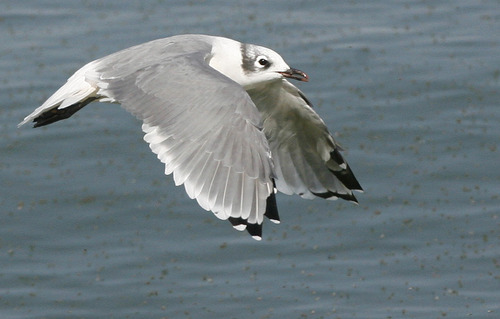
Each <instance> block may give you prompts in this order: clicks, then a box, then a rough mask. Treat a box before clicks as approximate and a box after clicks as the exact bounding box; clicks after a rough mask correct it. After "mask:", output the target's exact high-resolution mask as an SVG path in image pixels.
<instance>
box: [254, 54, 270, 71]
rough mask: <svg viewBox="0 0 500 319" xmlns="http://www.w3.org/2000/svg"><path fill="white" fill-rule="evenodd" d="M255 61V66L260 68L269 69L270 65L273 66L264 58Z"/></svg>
mask: <svg viewBox="0 0 500 319" xmlns="http://www.w3.org/2000/svg"><path fill="white" fill-rule="evenodd" d="M255 61H256V63H255V65H256V66H257V67H259V68H267V67H269V65H271V63H270V62H269V60H268V59H267V58H266V57H264V56H259V57H257V59H256V60H255Z"/></svg>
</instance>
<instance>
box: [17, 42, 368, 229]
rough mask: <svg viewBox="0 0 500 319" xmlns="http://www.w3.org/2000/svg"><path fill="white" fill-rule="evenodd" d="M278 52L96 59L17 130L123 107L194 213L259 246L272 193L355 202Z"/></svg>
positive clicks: (174, 47)
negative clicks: (93, 106)
mask: <svg viewBox="0 0 500 319" xmlns="http://www.w3.org/2000/svg"><path fill="white" fill-rule="evenodd" d="M286 78H292V79H297V80H302V81H307V75H305V73H303V72H301V71H298V70H296V69H292V68H290V67H289V66H288V65H287V64H286V63H285V61H284V60H283V59H282V58H281V56H279V55H278V54H277V53H276V52H274V51H272V50H270V49H267V48H264V47H260V46H256V45H251V44H243V43H240V42H237V41H234V40H230V39H227V38H222V37H213V36H206V35H180V36H174V37H170V38H164V39H159V40H155V41H151V42H147V43H144V44H141V45H138V46H134V47H131V48H128V49H125V50H122V51H119V52H116V53H114V54H111V55H108V56H106V57H103V58H101V59H98V60H95V61H92V62H90V63H88V64H86V65H85V66H83V67H82V68H81V69H80V70H78V71H77V72H75V74H74V75H73V76H71V77H70V78H69V79H68V81H67V83H66V84H65V85H63V86H62V87H61V88H60V89H59V90H58V91H56V92H55V93H54V94H53V95H52V96H51V97H50V98H49V99H48V100H47V101H46V102H45V103H44V104H43V105H42V106H40V107H39V108H37V109H36V110H35V111H34V112H33V113H31V114H30V115H28V116H27V117H26V118H25V119H24V120H23V121H22V122H21V123H20V124H19V125H22V124H25V123H27V122H30V121H34V122H35V127H37V126H43V125H47V124H50V123H53V122H55V121H58V120H61V119H65V118H67V117H69V116H71V115H72V114H74V113H75V112H76V111H78V110H80V109H81V108H82V107H84V106H85V105H87V104H88V103H90V102H93V101H100V102H116V103H120V104H121V105H122V106H123V107H124V108H125V109H126V110H127V111H129V112H131V113H132V114H134V115H135V116H136V117H137V118H138V119H139V120H141V121H142V122H143V125H142V129H143V131H144V132H145V134H146V135H145V137H144V140H145V141H146V142H148V143H149V145H150V147H151V150H152V151H153V152H154V153H156V154H157V156H158V158H159V159H160V160H161V161H162V162H163V163H164V164H165V173H166V174H171V173H173V175H174V181H175V183H176V185H181V184H184V186H185V189H186V192H187V194H188V195H189V197H191V198H195V199H196V200H197V201H198V203H199V204H200V206H201V207H202V208H204V209H206V210H210V211H212V212H214V214H215V215H216V216H217V217H219V218H220V219H228V220H229V221H230V222H231V223H232V224H233V226H234V227H235V228H236V229H238V230H243V229H247V230H248V231H249V233H250V234H251V235H252V236H253V237H254V238H256V239H260V237H261V233H262V226H261V225H262V222H263V218H264V216H267V217H269V218H270V219H271V220H272V221H274V222H279V216H278V211H277V208H276V202H275V197H274V193H275V189H277V190H279V191H281V192H283V193H286V194H299V195H301V196H302V197H304V198H314V197H322V198H328V199H336V198H338V197H340V198H343V199H347V200H350V201H353V202H356V198H355V197H354V195H353V193H352V190H359V191H361V186H360V185H359V183H358V182H357V180H356V178H355V177H354V175H353V174H352V172H351V170H350V168H349V166H348V165H347V163H346V162H345V161H344V160H343V158H342V156H341V154H340V153H339V150H340V147H339V146H338V144H337V143H336V142H335V140H334V139H333V137H332V136H331V134H330V133H329V132H328V129H327V127H326V125H325V123H324V122H323V121H322V120H321V118H320V117H319V116H318V115H317V114H316V112H315V111H314V110H313V109H312V107H311V104H310V102H309V101H308V100H307V99H306V98H305V96H304V95H303V94H302V92H301V91H300V90H298V89H297V88H296V87H295V86H294V85H292V84H291V83H290V82H288V81H287V80H286Z"/></svg>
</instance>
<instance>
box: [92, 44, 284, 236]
mask: <svg viewBox="0 0 500 319" xmlns="http://www.w3.org/2000/svg"><path fill="white" fill-rule="evenodd" d="M148 45H150V46H151V47H150V48H149V49H148V48H144V47H142V48H132V49H129V50H126V51H122V52H118V53H116V54H114V55H111V56H108V57H105V58H103V59H101V60H98V61H97V64H96V67H95V68H96V71H97V74H99V79H98V80H97V81H98V86H99V87H100V91H99V94H100V95H101V96H106V97H107V98H108V99H109V100H110V101H116V102H119V103H121V104H122V106H123V107H124V108H125V109H127V110H128V111H130V112H131V113H133V114H134V115H135V116H136V117H137V118H139V119H140V120H142V121H143V125H142V129H143V131H144V132H145V133H146V135H145V137H144V139H145V140H146V142H148V143H149V145H150V147H151V150H152V151H153V152H154V153H156V154H157V155H158V158H159V159H160V160H161V161H162V162H163V163H165V173H166V174H171V173H173V175H174V180H175V183H176V185H180V184H184V186H185V189H186V191H187V193H188V195H189V197H191V198H195V199H196V200H197V201H198V203H199V204H200V206H201V207H203V208H204V209H206V210H211V211H213V212H214V213H215V215H216V216H217V217H219V218H220V219H228V218H229V219H231V218H232V219H236V220H242V219H243V220H246V221H247V222H248V223H250V224H260V223H262V220H263V215H264V213H265V210H266V199H267V198H268V197H269V196H270V194H273V189H274V186H273V181H272V176H273V168H272V162H271V159H270V152H269V146H268V143H267V140H266V138H265V135H264V133H263V132H262V128H261V117H260V115H259V113H258V111H257V109H256V107H255V105H254V103H253V102H252V100H251V99H250V97H249V96H248V94H247V93H246V92H245V91H244V90H243V88H242V87H241V86H240V85H238V84H237V83H235V82H233V81H232V80H230V79H229V78H227V77H225V76H224V75H222V74H221V73H219V72H217V71H216V70H214V69H213V68H211V67H210V66H209V65H208V64H207V61H208V60H209V58H210V50H211V45H210V44H208V43H205V42H203V41H199V42H198V41H189V42H188V43H185V44H183V43H176V42H169V43H163V44H162V45H161V46H159V45H158V44H156V45H154V43H153V45H151V44H148ZM166 46H168V48H166ZM143 55H147V56H148V59H141V57H143ZM137 56H138V58H136V57H137ZM136 60H137V61H136ZM145 60H147V61H148V62H147V63H145V62H144V61H145ZM240 230H241V229H240Z"/></svg>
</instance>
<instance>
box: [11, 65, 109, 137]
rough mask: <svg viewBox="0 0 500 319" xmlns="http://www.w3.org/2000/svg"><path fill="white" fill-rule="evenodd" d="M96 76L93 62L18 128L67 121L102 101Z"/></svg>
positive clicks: (78, 72) (70, 79)
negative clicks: (94, 102)
mask: <svg viewBox="0 0 500 319" xmlns="http://www.w3.org/2000/svg"><path fill="white" fill-rule="evenodd" d="M96 75H97V73H96V71H95V65H94V63H93V62H91V63H88V64H87V65H85V66H83V67H82V68H81V69H80V70H78V71H76V72H75V74H73V75H72V76H71V77H70V78H69V79H68V81H67V82H66V83H65V84H64V85H63V86H62V87H61V88H59V90H57V91H56V92H55V93H54V94H52V96H51V97H50V98H48V99H47V101H45V102H44V103H43V104H42V105H41V106H40V107H38V108H37V109H36V110H34V111H33V113H31V114H30V115H28V116H26V117H25V118H24V120H23V121H22V122H21V123H19V124H18V127H19V126H21V125H23V124H26V123H28V122H31V121H33V122H35V125H34V127H39V126H43V125H47V124H50V123H54V122H56V121H59V120H63V119H66V118H68V117H70V116H71V115H73V114H75V113H76V112H77V111H78V110H80V109H81V108H82V107H84V106H85V105H87V104H89V103H90V102H92V101H94V100H97V99H100V98H101V97H100V96H99V95H98V91H99V87H98V86H97V83H96V81H95V79H97V78H98V77H97V76H96Z"/></svg>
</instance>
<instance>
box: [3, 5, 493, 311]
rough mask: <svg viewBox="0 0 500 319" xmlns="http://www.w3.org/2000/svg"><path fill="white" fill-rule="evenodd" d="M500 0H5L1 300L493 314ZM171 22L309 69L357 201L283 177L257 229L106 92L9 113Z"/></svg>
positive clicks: (69, 307)
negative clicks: (184, 173)
mask: <svg viewBox="0 0 500 319" xmlns="http://www.w3.org/2000/svg"><path fill="white" fill-rule="evenodd" d="M498 5H499V3H498V1H474V2H472V1H456V0H455V1H439V2H437V1H376V2H375V1H366V0H365V1H349V2H345V1H338V2H337V1H333V2H332V1H316V2H306V1H286V2H284V1H273V2H241V3H237V4H233V5H231V6H228V5H227V4H226V3H224V2H220V1H209V2H204V1H191V2H185V1H150V2H147V1H106V2H100V1H72V2H69V1H43V2H42V1H3V2H1V3H0V40H1V43H2V46H1V48H0V83H1V86H0V100H1V101H2V102H1V109H0V136H1V140H0V141H1V142H0V152H1V154H2V155H1V157H0V158H1V160H0V174H1V181H2V182H1V183H2V184H1V193H0V205H1V206H0V207H2V210H1V212H0V220H1V225H2V226H1V228H0V314H1V317H2V318H443V317H447V318H465V317H472V318H496V317H498V312H499V311H500V307H499V303H498V300H500V292H499V291H500V289H499V288H500V246H499V243H500V232H499V215H500V210H499V204H500V203H499V191H500V187H499V181H500V173H499V171H498V160H499V153H498V152H499V151H498V142H499V140H498V136H500V125H498V123H499V121H500V111H499V110H498V101H499V99H500V94H499V77H500V67H499V65H500V63H499V62H500V59H499V56H500V48H499V40H500V35H499V33H498V32H497V30H499V24H500V21H499V19H500V11H499V6H498ZM180 33H209V34H216V35H223V36H228V37H231V38H235V39H239V40H242V41H246V42H251V43H257V44H261V45H266V46H269V47H272V48H274V49H276V50H277V51H278V52H280V53H282V55H283V56H284V57H285V59H286V60H287V62H288V63H289V64H290V65H292V66H294V67H296V68H299V69H302V70H304V71H306V72H307V73H308V74H309V76H310V77H311V81H310V82H309V83H305V84H302V83H301V84H297V85H300V87H301V89H302V90H303V91H304V92H305V93H306V94H307V96H308V97H309V99H310V100H311V101H312V102H313V103H314V104H315V105H316V110H317V111H318V112H319V113H320V114H321V116H322V117H323V118H324V120H325V122H326V123H327V124H328V126H329V127H330V129H331V130H332V132H336V135H337V137H338V140H339V141H340V142H341V144H343V145H344V147H345V148H346V149H347V151H346V152H345V155H346V158H347V159H348V161H349V163H350V165H351V167H352V168H353V170H354V171H355V173H356V175H357V177H358V179H359V180H360V182H361V184H362V185H363V187H364V188H365V193H364V194H360V195H359V196H358V198H359V200H360V205H359V206H354V205H351V204H349V203H345V202H340V201H338V202H327V201H322V200H314V201H307V200H302V199H300V198H299V197H296V196H294V197H292V196H284V195H282V196H279V197H278V204H279V208H280V212H281V216H282V223H281V225H273V224H271V223H266V224H265V225H264V239H263V241H262V242H256V241H254V240H252V239H251V238H250V237H249V236H248V235H247V234H245V233H239V232H236V231H234V230H233V229H232V228H231V227H230V225H229V224H228V223H225V222H221V221H219V220H217V219H216V218H215V217H213V216H212V214H211V213H208V212H205V211H203V210H202V209H201V208H199V207H198V206H197V204H196V203H195V202H194V201H192V200H189V198H187V196H186V195H185V194H184V190H183V189H182V188H177V187H175V186H174V185H173V182H172V180H171V178H170V177H165V176H163V175H162V172H163V167H162V164H161V163H159V162H158V161H157V160H156V158H155V156H154V155H153V154H152V153H150V151H149V149H148V146H147V145H146V143H144V142H143V141H142V134H141V132H140V124H139V123H138V122H137V121H136V120H135V119H134V118H133V117H132V116H130V115H129V114H127V113H126V112H125V111H124V110H122V109H121V108H120V107H119V106H117V105H108V104H98V103H96V104H91V105H89V106H87V107H86V108H85V109H84V110H82V111H81V112H79V113H78V114H77V115H75V116H74V117H73V118H71V119H69V120H67V121H62V122H59V123H57V124H54V125H51V126H49V127H46V128H41V129H36V130H34V129H29V128H23V129H17V128H16V124H17V123H18V122H19V121H20V120H21V119H22V118H23V117H24V116H25V115H27V114H28V113H30V112H31V111H32V110H33V109H34V108H35V107H36V106H38V105H39V104H40V103H42V102H43V101H44V100H45V99H46V98H47V97H48V96H49V95H50V94H52V93H53V91H54V90H56V89H57V88H58V87H59V86H60V85H61V84H62V83H64V81H65V80H66V79H67V77H68V76H70V75H71V74H72V73H73V72H74V71H75V70H76V69H77V68H79V67H80V66H82V65H83V64H84V63H86V62H88V61H91V60H93V59H95V58H98V57H100V56H103V55H106V54H108V53H112V52H114V51H117V50H119V49H122V48H125V47H128V46H131V45H134V44H138V43H141V42H145V41H148V40H151V39H155V38H160V37H164V36H169V35H174V34H180Z"/></svg>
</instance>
